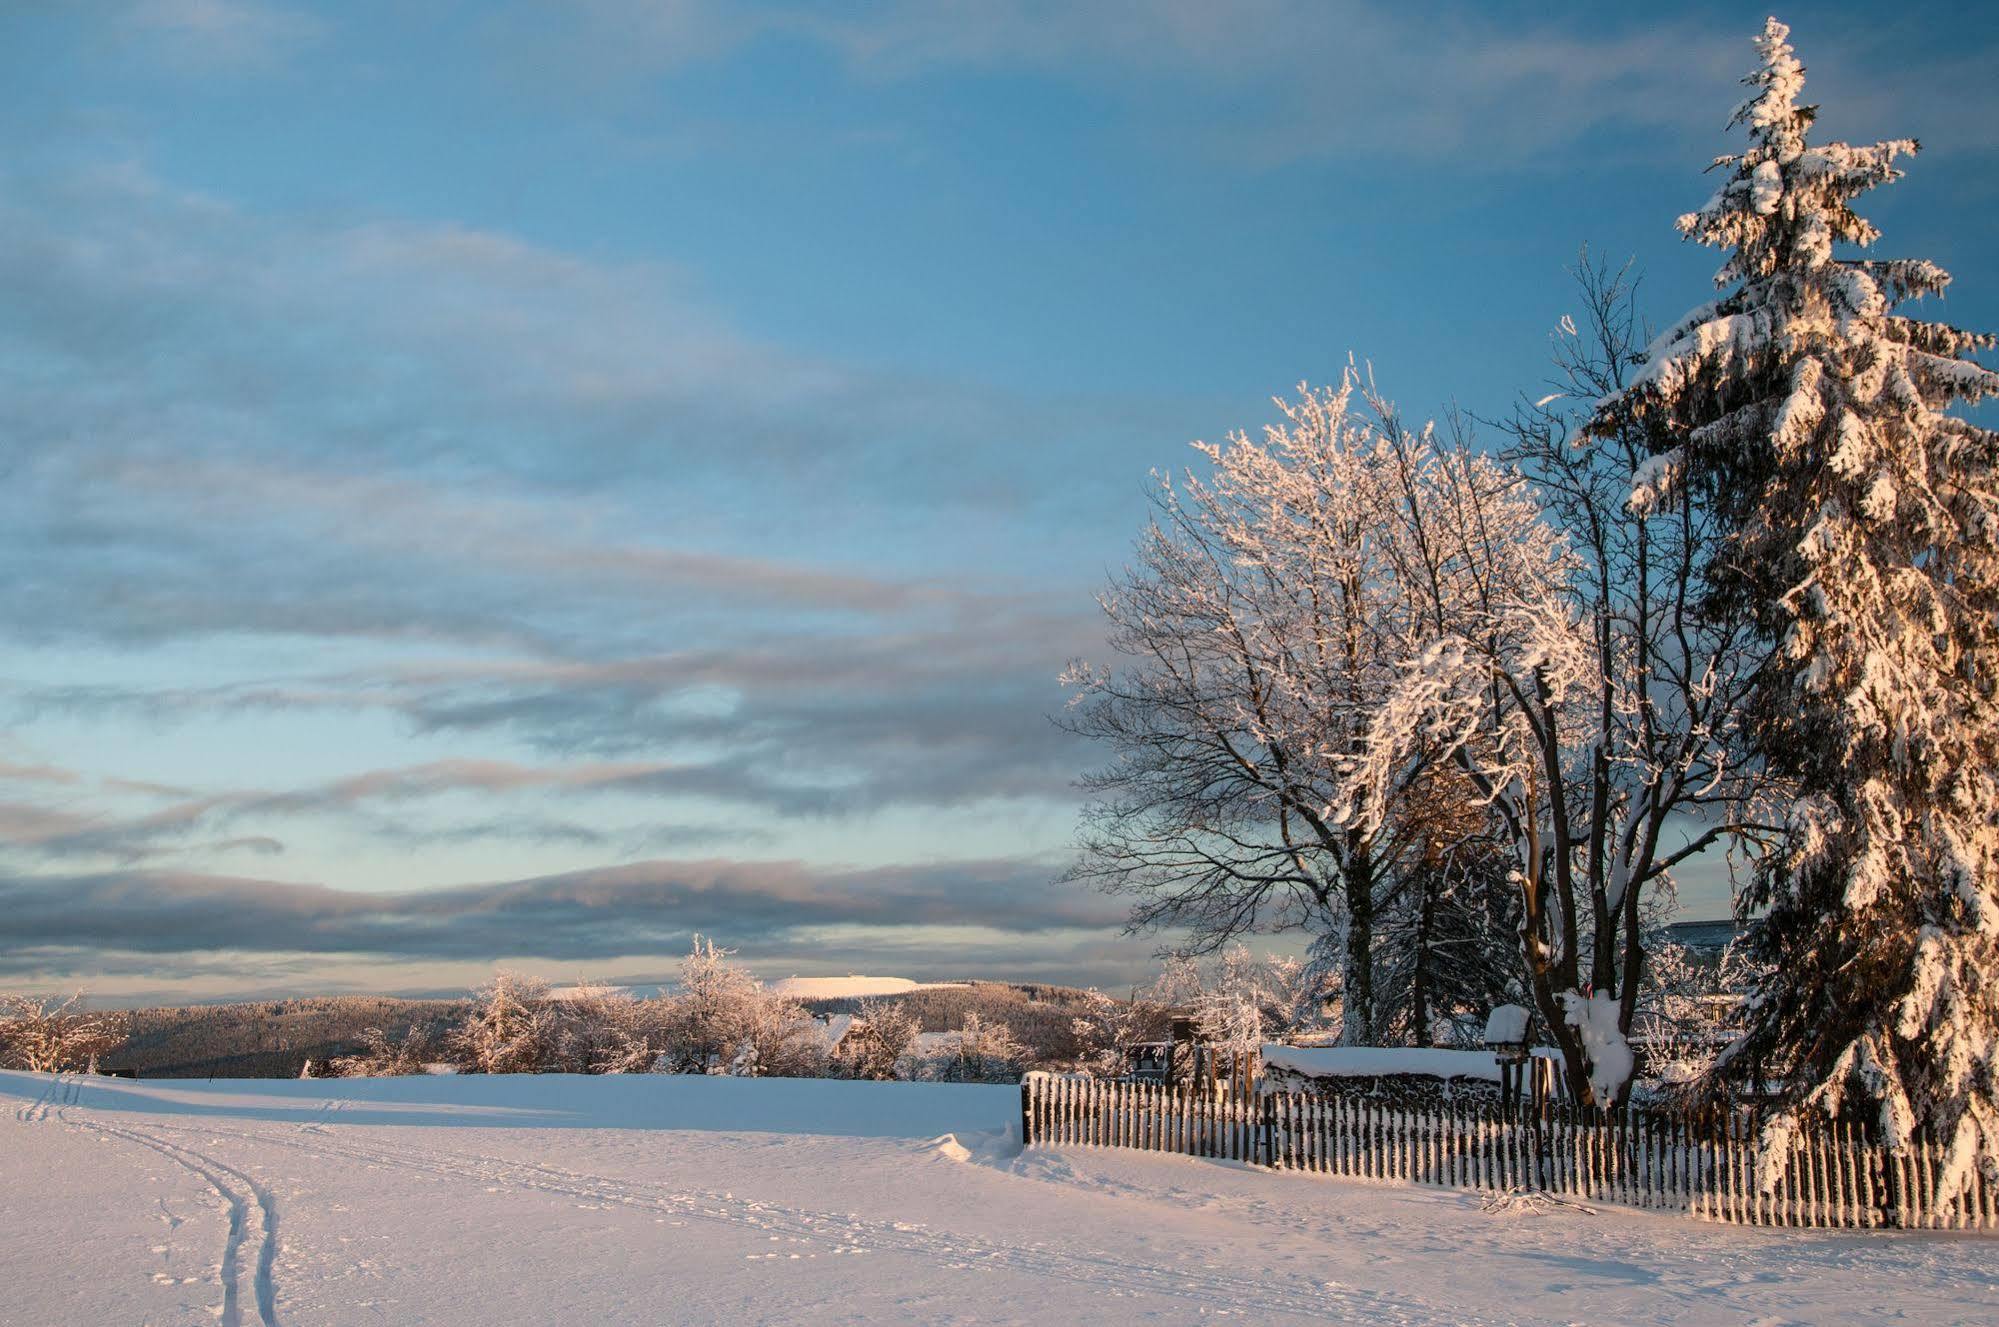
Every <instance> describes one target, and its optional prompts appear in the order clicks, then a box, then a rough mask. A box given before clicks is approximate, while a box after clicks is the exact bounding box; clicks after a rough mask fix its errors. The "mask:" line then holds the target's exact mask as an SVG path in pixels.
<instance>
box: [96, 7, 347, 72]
mask: <svg viewBox="0 0 1999 1327" xmlns="http://www.w3.org/2000/svg"><path fill="white" fill-rule="evenodd" d="M125 21H126V24H127V25H128V28H129V30H130V32H131V35H132V39H133V40H134V41H137V42H143V43H144V44H145V45H146V47H147V50H148V53H149V54H150V55H151V56H153V58H156V59H161V60H165V61H166V62H168V63H170V64H172V65H175V66H177V67H179V68H182V69H185V70H188V71H189V72H192V73H214V72H217V71H221V70H228V71H234V72H243V71H256V70H269V69H273V68H276V67H278V66H281V65H283V64H284V63H285V62H286V61H288V60H290V59H291V58H292V57H294V56H296V55H297V54H298V53H299V52H301V51H303V50H304V49H306V48H307V47H309V46H311V45H312V44H313V43H314V42H315V41H317V40H319V39H320V38H321V37H322V36H323V35H324V34H325V31H326V25H325V24H324V23H323V22H322V21H321V20H320V19H318V18H316V17H314V16H313V15H311V14H309V13H306V12H305V11H303V10H300V9H296V8H292V7H290V6H285V5H278V4H272V3H269V2H268V0H136V3H133V4H132V5H131V6H130V7H129V9H128V10H127V12H126V18H125Z"/></svg>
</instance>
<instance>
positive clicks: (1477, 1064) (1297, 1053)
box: [1263, 1045, 1499, 1083]
mask: <svg viewBox="0 0 1999 1327" xmlns="http://www.w3.org/2000/svg"><path fill="white" fill-rule="evenodd" d="M1263 1063H1264V1066H1265V1067H1266V1068H1270V1069H1289V1070H1291V1071H1292V1072H1294V1073H1300V1074H1305V1075H1306V1076H1308V1077H1311V1078H1369V1077H1372V1076H1374V1075H1376V1074H1422V1075H1424V1076H1426V1077H1429V1078H1482V1079H1485V1080H1486V1081H1487V1082H1492V1083H1497V1082H1498V1081H1499V1062H1498V1061H1497V1060H1495V1059H1493V1057H1492V1052H1490V1051H1448V1050H1438V1049H1435V1048H1425V1047H1416V1046H1276V1045H1271V1046H1265V1047H1264V1048H1263Z"/></svg>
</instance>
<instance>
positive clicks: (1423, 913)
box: [1409, 872, 1443, 1046]
mask: <svg viewBox="0 0 1999 1327" xmlns="http://www.w3.org/2000/svg"><path fill="white" fill-rule="evenodd" d="M1421 879H1422V886H1421V888H1420V890H1419V892H1418V894H1417V904H1416V936H1415V950H1414V952H1413V953H1411V954H1410V956H1409V958H1410V981H1409V1021H1410V1022H1411V1024H1413V1026H1412V1027H1411V1029H1410V1031H1411V1034H1412V1036H1411V1040H1413V1041H1414V1042H1415V1044H1416V1045H1418V1046H1428V1045H1429V1044H1430V927H1431V924H1432V918H1433V917H1434V916H1435V914H1436V908H1437V890H1438V889H1439V887H1441V885H1442V883H1443V876H1442V874H1441V873H1431V872H1425V873H1424V874H1423V875H1422V877H1421Z"/></svg>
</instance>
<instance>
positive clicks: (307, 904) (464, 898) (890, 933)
mask: <svg viewBox="0 0 1999 1327" xmlns="http://www.w3.org/2000/svg"><path fill="white" fill-rule="evenodd" d="M1052 873H1053V867H1051V865H1050V864H1049V863H1047V862H1045V861H1041V860H1037V859H1018V860H987V861H966V862H953V863H940V864H935V865H929V864H918V865H903V866H891V867H884V868H879V869H872V870H841V869H833V868H825V867H813V866H808V865H806V864H803V863H799V862H789V861H776V862H733V861H646V862H637V863H632V864H629V865H624V866H615V867H604V868H599V869H594V870H587V871H577V872H572V873H568V874H562V875H555V876H544V877H537V878H532V879H525V880H516V881H507V882H501V883H495V884H481V885H464V886H456V887H452V888H446V889H434V890H424V891H419V892H405V893H394V894H369V893H362V892H358V891H351V890H337V889H329V888H325V887H320V886H312V885H294V884H281V883H277V882H273V881H269V880H261V879H250V878H242V877H231V876H219V875H208V874H197V873H186V872H164V871H147V872H114V873H107V874H94V875H66V876H47V877H29V878H0V912H4V914H5V915H6V916H7V918H8V934H9V939H10V944H9V951H10V952H9V954H8V955H5V956H0V972H4V973H15V974H18V973H23V972H29V971H38V970H41V968H43V967H45V966H46V965H47V959H48V954H49V953H50V952H53V951H63V950H72V951H78V952H79V953H87V952H96V951H104V952H123V953H146V954H201V953H206V952H210V951H215V950H222V949H228V950H241V951H246V952H265V953H275V952H290V953H311V954H323V955H346V956H363V957H376V958H381V957H392V958H399V959H421V960H433V959H434V960H448V961H461V962H465V961H472V962H487V961H492V960H493V959H494V958H496V957H499V956H507V955H520V954H528V955H533V956H536V957H539V958H543V959H546V960H549V961H552V962H567V963H578V962H588V961H590V960H595V959H603V958H608V957H613V956H620V955H631V954H640V953H646V952H657V953H659V954H662V955H676V954H678V953H681V952H684V951H685V949H686V947H687V945H688V943H689V942H690V940H691V938H692V936H693V934H694V933H695V932H697V931H698V932H700V933H702V934H707V935H713V936H717V937H721V938H722V939H723V940H725V941H726V942H728V943H731V944H743V945H750V946H753V947H754V948H755V950H756V952H758V953H759V954H762V955H765V956H769V955H772V954H774V953H782V952H790V953H798V952H803V951H805V950H806V947H807V946H808V945H809V943H810V939H811V937H812V936H814V935H816V934H818V933H820V932H822V931H825V930H827V929H828V928H832V929H834V930H836V931H840V932H842V933H845V934H847V936H848V940H849V942H850V943H854V942H856V937H858V936H862V935H863V934H865V935H866V936H867V937H868V938H869V942H870V943H872V942H874V941H876V940H880V941H882V942H885V943H888V942H892V937H894V936H897V935H901V936H903V937H906V938H907V940H908V943H911V944H920V943H922V942H923V937H924V936H925V935H930V936H932V939H931V941H930V943H935V938H934V935H935V933H936V932H938V931H939V930H940V929H948V928H968V929H971V930H975V931H979V932H983V933H987V937H988V942H989V943H993V944H995V947H996V952H1020V951H1022V950H1023V949H1024V948H1026V947H1028V944H1027V942H1029V941H1031V939H1032V937H1035V936H1037V935H1040V934H1043V933H1048V932H1062V931H1069V930H1076V929H1093V930H1098V931H1100V932H1101V931H1107V930H1108V929H1109V928H1111V927H1113V926H1115V924H1116V922H1117V920H1118V919H1119V917H1120V916H1121V912H1120V909H1119V908H1118V907H1117V906H1115V905H1114V904H1112V903H1111V902H1110V901H1109V900H1106V899H1103V898H1101V897H1099V896H1096V895H1093V894H1087V893H1083V892H1079V891H1076V890H1073V889H1066V888H1061V889H1058V888H1056V887H1054V886H1052V885H1050V883H1049V880H1050V877H1051V875H1052Z"/></svg>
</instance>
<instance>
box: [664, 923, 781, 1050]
mask: <svg viewBox="0 0 1999 1327" xmlns="http://www.w3.org/2000/svg"><path fill="white" fill-rule="evenodd" d="M729 957H730V951H729V950H726V949H723V948H720V947H719V946H717V945H716V944H715V942H714V941H713V940H708V939H704V938H703V937H701V936H698V935H697V936H695V937H694V947H693V949H692V950H690V951H689V953H688V955H687V957H686V958H683V959H682V960H681V961H680V980H679V982H678V983H677V984H676V986H675V988H674V992H673V995H672V996H671V998H670V999H669V1001H668V1008H667V1014H666V1030H665V1037H666V1050H665V1055H664V1058H663V1059H662V1060H661V1063H660V1068H662V1069H664V1070H667V1071H668V1072H671V1073H683V1074H688V1073H692V1074H702V1073H709V1072H711V1071H715V1072H720V1071H723V1070H726V1069H727V1068H728V1066H729V1064H730V1062H731V1061H732V1060H733V1059H734V1058H735V1055H736V1051H737V1046H738V1043H739V1042H740V1041H741V1040H742V1038H743V1034H744V1031H745V1029H746V1028H747V1027H748V1026H749V1025H750V1023H751V1021H752V1019H753V1017H754V1014H753V1011H754V1009H755V1007H756V1004H757V1002H758V1000H759V999H760V998H761V996H762V993H763V992H762V989H761V987H760V986H759V985H758V982H757V979H756V978H755V977H754V976H752V975H751V974H750V972H749V971H748V970H747V969H745V968H741V967H738V966H737V965H736V964H734V963H731V962H730V961H729Z"/></svg>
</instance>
